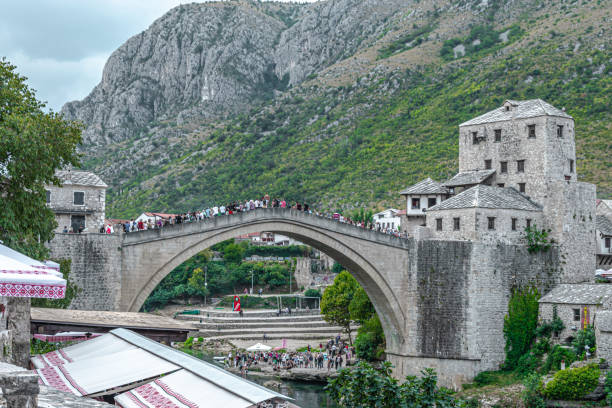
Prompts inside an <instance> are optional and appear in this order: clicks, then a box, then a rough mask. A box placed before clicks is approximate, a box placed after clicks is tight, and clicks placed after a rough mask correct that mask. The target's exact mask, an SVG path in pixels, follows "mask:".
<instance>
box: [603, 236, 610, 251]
mask: <svg viewBox="0 0 612 408" xmlns="http://www.w3.org/2000/svg"><path fill="white" fill-rule="evenodd" d="M604 245H605V247H606V248H608V249H610V238H606V239H605V240H604Z"/></svg>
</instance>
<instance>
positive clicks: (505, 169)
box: [499, 161, 508, 173]
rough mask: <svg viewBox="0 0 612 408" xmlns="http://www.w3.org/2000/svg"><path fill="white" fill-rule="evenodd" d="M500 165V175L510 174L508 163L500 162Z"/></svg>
mask: <svg viewBox="0 0 612 408" xmlns="http://www.w3.org/2000/svg"><path fill="white" fill-rule="evenodd" d="M499 164H500V167H501V168H500V170H499V171H500V173H507V172H508V162H506V161H503V162H499Z"/></svg>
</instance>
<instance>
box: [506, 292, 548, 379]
mask: <svg viewBox="0 0 612 408" xmlns="http://www.w3.org/2000/svg"><path fill="white" fill-rule="evenodd" d="M539 297H540V295H539V293H538V290H537V289H536V288H533V287H530V288H525V289H522V290H515V291H513V293H512V296H511V297H510V302H509V303H508V314H507V315H506V316H505V317H504V338H505V339H506V346H505V351H506V361H505V362H504V368H505V369H509V370H512V369H515V368H516V367H517V365H518V362H519V359H520V358H521V357H522V356H524V355H525V354H527V352H528V351H529V348H530V347H531V344H532V343H533V340H534V339H535V337H536V327H537V324H538V299H539Z"/></svg>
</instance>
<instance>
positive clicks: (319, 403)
mask: <svg viewBox="0 0 612 408" xmlns="http://www.w3.org/2000/svg"><path fill="white" fill-rule="evenodd" d="M183 351H185V352H188V353H189V354H191V355H193V356H194V357H197V358H200V359H202V360H204V361H207V362H209V363H212V364H215V365H217V366H219V367H222V365H220V364H219V363H217V362H216V361H214V360H213V356H212V355H211V354H206V353H202V352H201V351H196V350H183ZM247 378H248V379H249V380H251V381H253V382H255V383H257V384H260V385H264V383H265V382H266V381H270V378H267V377H260V376H256V375H248V376H247ZM274 381H276V382H280V383H281V386H280V389H279V390H276V389H275V390H274V391H277V392H280V393H281V394H283V395H286V396H288V397H291V398H293V399H294V400H295V401H293V403H294V404H296V405H298V406H300V407H302V408H338V405H336V404H334V402H333V401H332V400H331V399H330V398H329V397H328V396H327V393H326V392H325V390H324V389H323V388H324V387H325V384H318V383H304V382H297V381H283V380H278V379H274Z"/></svg>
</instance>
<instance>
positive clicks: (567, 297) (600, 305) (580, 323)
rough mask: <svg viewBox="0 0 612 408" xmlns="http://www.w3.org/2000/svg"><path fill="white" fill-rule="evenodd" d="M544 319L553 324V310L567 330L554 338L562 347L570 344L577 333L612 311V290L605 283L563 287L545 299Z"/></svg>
mask: <svg viewBox="0 0 612 408" xmlns="http://www.w3.org/2000/svg"><path fill="white" fill-rule="evenodd" d="M539 303H540V319H543V320H552V318H553V308H554V307H556V309H557V316H559V318H560V319H561V320H562V321H563V324H564V326H565V329H563V331H562V332H561V333H559V336H558V337H556V338H553V340H555V341H556V342H558V343H570V342H571V341H572V340H573V339H574V337H575V335H576V332H577V331H578V330H580V329H584V328H585V327H586V326H587V325H593V320H594V318H595V316H596V315H597V316H598V315H599V314H600V313H601V312H602V311H604V310H609V309H611V308H612V288H610V285H609V284H605V283H599V284H597V283H585V284H563V285H558V286H557V287H555V288H554V289H553V290H551V291H550V292H548V293H547V294H546V295H545V296H542V297H541V298H540V300H539Z"/></svg>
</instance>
